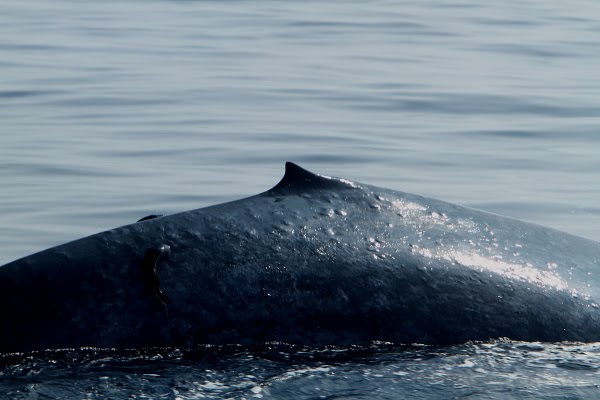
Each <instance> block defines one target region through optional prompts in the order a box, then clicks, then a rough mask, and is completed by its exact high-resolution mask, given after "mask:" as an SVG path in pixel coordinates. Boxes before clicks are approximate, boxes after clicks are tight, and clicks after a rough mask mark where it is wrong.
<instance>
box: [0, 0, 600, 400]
mask: <svg viewBox="0 0 600 400" xmlns="http://www.w3.org/2000/svg"><path fill="white" fill-rule="evenodd" d="M598 71H600V3H598V2H596V1H570V2H558V1H550V2H549V1H539V0H532V1H504V2H476V1H473V0H464V1H460V2H451V1H420V2H404V1H391V0H390V1H374V0H367V1H360V2H359V1H345V2H337V1H328V2H316V1H260V0H259V1H158V0H151V1H141V0H123V1H115V0H108V1H102V2H85V1H77V0H55V1H51V2H47V1H39V0H23V1H17V2H9V1H1V0H0V187H1V188H2V189H1V190H0V265H2V264H4V263H5V262H8V261H11V260H14V259H16V258H19V257H22V256H25V255H27V254H30V253H32V252H35V251H38V250H42V249H44V248H47V247H49V246H52V245H57V244H60V243H64V242H65V241H68V240H71V239H75V238H78V237H82V236H85V235H88V234H92V233H95V232H98V231H101V230H104V229H108V228H112V227H115V226H119V225H124V224H128V223H131V222H134V221H136V220H137V219H139V218H141V217H143V216H145V215H148V214H157V213H158V214H168V213H172V212H177V211H182V210H187V209H192V208H199V207H202V206H207V205H211V204H215V203H218V202H223V201H227V200H233V199H237V198H240V197H244V196H248V195H253V194H256V193H258V192H261V191H264V190H266V189H268V188H269V187H271V186H273V185H274V184H275V183H276V182H277V180H278V179H279V178H280V177H281V175H282V174H283V164H284V162H285V161H287V160H290V161H295V162H297V163H299V164H300V165H301V166H303V167H305V168H308V169H310V170H312V171H315V172H320V173H325V174H328V175H333V176H341V177H344V178H348V179H351V180H353V181H358V182H365V183H368V184H373V185H378V186H384V187H389V188H392V189H399V190H403V191H407V192H413V193H419V194H423V195H427V196H431V197H436V198H440V199H443V200H447V201H451V202H455V203H459V204H463V205H468V206H472V207H476V208H482V209H485V210H488V211H493V212H497V213H500V214H504V215H509V216H512V217H515V218H519V219H524V220H527V221H532V222H536V223H540V224H543V225H548V226H551V227H554V228H558V229H561V230H566V231H568V232H571V233H574V234H577V235H581V236H584V237H588V238H590V239H595V240H600V178H599V175H598V171H600V157H599V156H598V154H599V153H600V74H598ZM380 350H381V349H377V351H376V352H375V354H374V355H373V354H371V355H368V356H365V358H361V359H360V360H358V361H357V360H355V359H354V358H353V357H350V359H349V360H345V359H344V360H343V361H336V363H337V364H335V363H334V364H335V365H329V363H328V362H325V361H323V362H321V361H319V362H312V361H311V362H307V363H306V365H305V362H304V361H299V360H298V359H297V358H294V357H292V359H291V361H289V363H290V364H286V363H288V360H286V361H285V362H283V363H280V360H278V359H276V360H272V359H271V358H277V357H278V356H277V355H275V354H279V353H277V352H273V353H268V352H267V355H266V356H265V355H264V353H260V354H258V355H257V354H255V353H252V352H250V353H247V352H244V351H239V352H238V351H232V352H230V353H229V354H228V355H227V357H225V358H224V361H223V360H219V361H216V360H213V361H214V362H218V363H223V364H219V365H217V366H216V367H215V366H213V365H205V364H204V363H205V361H204V358H203V359H202V362H198V363H196V362H197V361H198V360H196V359H195V358H192V359H193V360H194V361H193V362H190V363H191V364H190V363H183V364H182V363H180V362H179V361H177V362H175V361H173V357H174V358H175V359H177V357H179V356H173V355H172V353H169V354H171V356H168V357H166V358H167V361H165V362H164V363H163V362H161V361H155V360H154V359H153V361H152V363H150V364H148V362H147V360H146V359H145V358H144V359H143V361H140V362H137V361H136V360H138V361H139V360H140V358H139V357H138V356H134V355H131V354H130V355H119V354H112V355H110V356H106V357H108V358H107V360H108V361H103V360H104V358H103V357H104V356H105V355H103V354H96V353H94V354H95V355H90V354H83V355H82V354H80V353H77V354H74V355H69V354H67V355H61V356H60V357H63V358H62V359H61V362H59V363H58V364H53V363H52V362H51V360H52V359H53V358H52V357H53V356H49V355H45V356H41V361H39V360H38V361H39V362H38V361H36V360H37V359H36V358H35V357H34V358H33V359H31V360H17V361H15V360H13V361H11V362H14V363H13V364H11V362H9V363H8V364H10V365H9V366H8V367H5V368H4V369H2V370H0V376H2V378H1V379H2V383H1V385H2V386H3V387H2V390H0V392H2V393H13V394H14V396H13V397H16V398H19V397H22V398H25V397H27V396H28V395H35V393H38V394H40V395H44V394H45V395H48V396H49V397H72V396H75V397H85V396H89V397H100V396H102V395H103V394H104V395H107V393H112V395H111V396H114V397H120V396H117V395H116V394H115V393H117V392H110V390H113V389H111V388H119V387H122V388H126V389H124V390H127V391H128V392H127V393H128V394H132V395H133V396H136V397H139V398H141V397H143V396H149V397H158V396H159V395H165V396H166V397H167V398H168V397H169V396H170V397H172V398H176V397H179V398H194V397H195V398H200V397H202V396H206V397H209V398H211V397H212V398H242V397H244V398H253V397H257V398H258V397H261V396H263V397H265V398H268V397H269V396H271V397H273V398H278V397H279V398H281V397H288V398H347V397H352V398H373V397H378V398H404V397H405V395H408V394H411V395H415V396H416V397H421V398H453V397H455V398H464V397H469V396H474V397H477V398H511V397H515V398H517V397H518V398H534V397H540V398H541V397H543V398H553V397H554V398H591V397H597V396H600V394H599V393H598V386H597V381H598V376H597V367H596V366H595V365H596V364H598V361H599V360H598V349H597V346H583V345H564V346H562V345H552V346H543V345H539V346H538V345H528V344H511V343H508V344H507V343H502V344H490V345H473V346H471V345H468V346H464V347H459V348H451V349H441V350H440V349H434V350H425V351H424V353H422V351H421V350H415V349H402V350H398V349H395V350H393V351H390V352H387V351H380ZM311 351H312V352H313V353H314V352H317V353H318V351H317V350H310V351H309V353H310V352H311ZM292 353H294V352H292ZM294 354H295V353H294ZM319 354H320V353H319ZM313 355H314V354H313ZM154 356H155V355H153V356H152V357H154ZM69 357H71V358H72V360H71V359H69ZM119 357H123V359H125V361H123V362H121V361H119V360H121V359H120V358H119ZM144 357H145V356H144ZM212 357H216V356H215V354H213V355H212ZM261 357H266V358H261ZM317 358H318V357H317ZM67 359H68V360H67ZM32 360H33V361H32ZM111 360H112V361H111ZM115 360H116V361H115ZM248 360H249V361H248ZM265 360H266V361H265ZM67 361H68V362H67ZM15 363H16V364H15ZM228 363H229V364H228ZM325 364H327V365H325ZM19 365H24V366H25V367H24V369H22V370H21V369H19V368H20V367H19ZM57 365H58V366H57ZM106 365H108V366H109V367H105V366H106ZM148 365H151V367H148ZM190 365H191V366H190ZM103 368H108V369H103ZM147 368H148V369H149V371H146V369H147ZM261 368H263V369H262V370H261ZM303 368H304V369H303ZM72 369H73V370H75V372H77V373H81V374H83V373H85V374H86V376H85V377H81V378H77V379H75V378H74V377H73V376H71V375H69V371H71V370H72ZM256 369H258V370H259V371H258V372H257V371H256ZM299 369H301V370H302V371H304V372H302V373H298V374H293V372H294V371H296V370H299ZM130 370H133V371H134V372H132V373H131V374H129V373H128V372H127V371H130ZM183 370H185V371H188V372H187V374H188V375H186V374H185V373H184V372H183ZM90 371H93V373H90V374H88V372H90ZM265 371H266V372H265ZM444 371H447V372H444ZM288 373H291V374H292V375H289V374H288ZM440 373H441V374H442V375H440ZM145 374H157V375H159V377H153V376H152V375H148V376H146V375H145ZM180 374H183V376H184V377H185V378H177V376H180ZM444 374H445V375H444ZM164 376H168V377H170V378H168V379H162V378H161V377H164ZM132 377H133V378H132ZM232 377H233V378H232ZM103 385H104V386H103ZM111 385H112V386H111ZM181 385H183V386H182V387H183V388H182V387H180V386H181ZM203 385H204V386H203ZM207 385H208V386H207ZM211 385H212V386H211ZM219 385H221V386H219ZM236 385H237V386H236ZM103 387H108V389H106V390H108V392H103V390H104V389H102V388H103ZM163 388H164V391H163ZM221 389H222V390H221ZM317 389H318V390H317ZM334 389H335V390H334ZM114 390H117V389H114ZM153 390H154V392H153ZM32 393H33V394H32ZM177 393H179V394H177ZM322 396H325V397H322ZM327 396H330V397H327ZM332 396H333V397H332ZM335 396H337V397H335ZM436 396H437V397H436Z"/></svg>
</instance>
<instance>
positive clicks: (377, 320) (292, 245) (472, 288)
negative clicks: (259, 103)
mask: <svg viewBox="0 0 600 400" xmlns="http://www.w3.org/2000/svg"><path fill="white" fill-rule="evenodd" d="M167 248H168V249H169V251H168V252H166V251H163V250H164V249H167ZM160 249H163V250H160ZM599 260H600V245H599V244H598V243H597V242H593V241H589V240H586V239H583V238H579V237H576V236H573V235H569V234H566V233H563V232H559V231H556V230H552V229H548V228H544V227H541V226H538V225H534V224H529V223H525V222H521V221H517V220H514V219H511V218H506V217H501V216H498V215H495V214H491V213H486V212H482V211H478V210H473V209H470V208H467V207H461V206H457V205H453V204H450V203H446V202H443V201H439V200H434V199H429V198H425V197H421V196H417V195H413V194H408V193H404V192H400V191H394V190H389V189H383V188H378V187H375V186H370V185H366V184H362V183H356V182H351V181H348V180H345V179H339V178H332V177H327V176H323V175H317V174H313V173H311V172H309V171H306V170H304V169H302V168H300V167H299V166H297V165H295V164H292V163H288V164H286V173H285V175H284V177H283V178H282V180H281V181H280V182H279V183H278V184H277V185H276V186H274V187H273V188H272V189H270V190H268V191H266V192H264V193H262V194H259V195H256V196H253V197H249V198H246V199H241V200H237V201H233V202H229V203H224V204H220V205H215V206H210V207H206V208H202V209H197V210H192V211H187V212H182V213H178V214H174V215H170V216H163V217H157V218H150V219H145V220H143V221H141V222H138V223H134V224H130V225H126V226H123V227H120V228H116V229H113V230H110V231H107V232H102V233H99V234H96V235H92V236H89V237H87V238H83V239H80V240H77V241H74V242H70V243H67V244H65V245H61V246H57V247H54V248H52V249H48V250H45V251H43V252H40V253H37V254H34V255H32V256H29V257H25V258H23V259H21V260H17V261H15V262H13V263H10V264H8V265H6V266H4V267H1V268H0V318H2V320H3V321H6V323H4V324H3V325H4V327H3V329H2V330H0V351H11V350H15V349H17V350H22V349H38V348H57V347H72V346H103V347H140V346H149V345H174V344H175V345H194V344H200V343H244V344H255V343H263V342H269V341H285V342H291V343H305V344H360V343H367V342H369V341H372V340H384V341H390V342H396V343H434V344H442V343H456V342H461V341H465V340H486V339H491V338H497V337H509V338H512V339H518V340H544V341H560V340H581V341H595V340H599V339H600V330H599V329H598V326H599V325H598V323H599V321H600V316H599V313H598V305H597V304H598V301H599V300H598V297H599V293H598V287H599V281H598V279H599V278H598V268H599V267H600V261H599Z"/></svg>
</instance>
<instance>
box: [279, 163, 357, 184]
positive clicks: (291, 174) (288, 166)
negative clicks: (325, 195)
mask: <svg viewBox="0 0 600 400" xmlns="http://www.w3.org/2000/svg"><path fill="white" fill-rule="evenodd" d="M338 187H339V188H342V187H343V188H347V186H346V185H344V184H343V183H342V182H340V181H339V180H337V179H334V178H329V177H326V176H321V175H317V174H314V173H312V172H310V171H307V170H305V169H304V168H302V167H300V166H299V165H296V164H294V163H292V162H289V161H288V162H286V163H285V174H284V175H283V178H281V181H279V183H278V184H277V185H275V187H273V189H271V190H270V191H281V190H294V191H298V190H300V191H303V190H310V189H335V188H338Z"/></svg>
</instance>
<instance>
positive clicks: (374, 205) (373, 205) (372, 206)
mask: <svg viewBox="0 0 600 400" xmlns="http://www.w3.org/2000/svg"><path fill="white" fill-rule="evenodd" d="M369 207H371V208H372V209H375V210H377V211H379V210H381V206H380V205H379V204H373V203H369Z"/></svg>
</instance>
